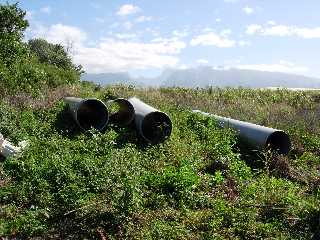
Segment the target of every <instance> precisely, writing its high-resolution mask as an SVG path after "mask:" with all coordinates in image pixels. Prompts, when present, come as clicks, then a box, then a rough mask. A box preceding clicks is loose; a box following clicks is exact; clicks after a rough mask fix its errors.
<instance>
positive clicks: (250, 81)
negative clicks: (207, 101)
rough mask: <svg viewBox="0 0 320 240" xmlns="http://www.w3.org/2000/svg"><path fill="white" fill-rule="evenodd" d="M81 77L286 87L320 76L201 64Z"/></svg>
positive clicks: (319, 82) (317, 83)
mask: <svg viewBox="0 0 320 240" xmlns="http://www.w3.org/2000/svg"><path fill="white" fill-rule="evenodd" d="M81 79H82V80H86V81H92V82H95V83H98V84H100V85H111V84H116V83H121V84H125V85H137V86H152V87H158V86H164V87H187V88H195V87H208V86H214V87H247V88H265V87H286V88H320V79H318V78H312V77H306V76H302V75H294V74H288V73H280V72H263V71H256V70H240V69H236V68H230V69H221V70H220V69H215V68H213V67H208V66H201V67H197V68H188V69H165V70H164V71H163V72H162V74H161V75H160V76H158V77H155V78H146V77H140V78H133V77H131V76H130V75H129V74H128V73H126V72H123V73H102V74H84V75H83V76H82V77H81Z"/></svg>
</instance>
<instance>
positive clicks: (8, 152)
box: [0, 134, 28, 158]
mask: <svg viewBox="0 0 320 240" xmlns="http://www.w3.org/2000/svg"><path fill="white" fill-rule="evenodd" d="M27 144H28V143H27V141H22V142H20V143H19V146H18V147H16V146H14V145H12V143H10V142H9V141H7V140H5V139H4V138H3V136H2V134H0V154H1V155H2V156H4V157H6V158H7V157H10V156H12V155H15V154H17V153H19V152H21V151H22V150H23V149H24V148H25V147H26V146H27Z"/></svg>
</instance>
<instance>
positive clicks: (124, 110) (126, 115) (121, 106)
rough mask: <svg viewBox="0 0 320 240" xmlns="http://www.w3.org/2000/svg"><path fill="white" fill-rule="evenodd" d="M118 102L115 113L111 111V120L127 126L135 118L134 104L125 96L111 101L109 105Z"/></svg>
mask: <svg viewBox="0 0 320 240" xmlns="http://www.w3.org/2000/svg"><path fill="white" fill-rule="evenodd" d="M113 104H116V105H117V107H118V109H117V111H116V112H114V113H110V122H112V123H114V124H117V125H120V126H127V125H129V124H130V123H131V122H132V121H133V120H134V113H135V111H134V107H133V106H132V104H131V103H130V102H129V101H128V100H126V99H123V98H118V99H115V100H113V101H110V102H109V105H111V109H112V105H113Z"/></svg>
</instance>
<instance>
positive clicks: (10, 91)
mask: <svg viewBox="0 0 320 240" xmlns="http://www.w3.org/2000/svg"><path fill="white" fill-rule="evenodd" d="M24 16H25V12H24V11H22V10H21V9H20V8H19V7H18V5H17V4H13V5H8V4H7V5H0V20H1V21H0V33H1V34H0V50H1V51H0V133H2V134H3V135H4V136H5V138H7V139H9V140H10V141H11V142H12V143H14V144H16V145H17V144H18V143H19V142H20V141H23V140H27V141H28V143H29V144H28V146H27V148H26V149H25V150H24V151H23V152H22V153H21V154H18V155H16V156H13V157H9V158H6V159H4V158H2V159H0V237H2V238H4V239H6V238H8V239H319V238H320V187H319V185H320V150H319V149H320V137H319V135H320V124H319V117H320V93H319V92H292V91H288V90H277V91H271V90H258V89H257V90H253V89H241V88H239V89H228V88H226V89H216V88H207V89H185V88H159V89H151V88H135V87H131V86H108V87H100V86H97V85H94V84H91V83H88V82H80V81H79V76H80V74H81V72H82V70H81V66H76V65H74V64H72V61H71V59H70V58H69V56H68V54H67V52H66V51H65V50H64V48H63V47H62V46H60V45H52V44H50V43H47V42H46V41H44V40H40V39H38V40H31V41H29V42H28V43H25V42H23V41H22V37H23V32H24V30H25V29H26V28H27V26H28V22H27V21H25V20H24ZM66 96H77V97H83V98H85V97H96V98H99V99H101V100H102V101H108V100H110V99H115V98H117V97H123V98H128V97H132V96H136V97H138V98H140V99H141V100H143V101H145V102H146V103H148V104H150V105H152V106H154V107H156V108H158V109H160V110H162V111H164V112H166V113H167V114H168V115H169V116H170V118H171V120H172V123H173V131H172V135H171V137H170V138H169V139H168V140H166V141H165V142H164V143H161V144H157V145H150V144H147V143H145V142H144V141H143V139H141V137H140V136H139V135H138V134H137V132H136V131H135V129H134V128H133V127H129V128H124V127H117V126H113V125H111V124H110V125H108V127H107V129H105V130H104V131H103V132H98V131H96V130H94V129H91V130H89V131H87V132H82V131H80V129H79V127H78V126H77V125H76V124H75V123H74V121H73V119H72V117H71V116H70V114H69V113H68V111H67V109H66V105H65V104H64V102H63V98H64V97H66ZM192 109H199V110H203V111H206V112H211V113H215V114H218V115H221V116H227V117H232V118H235V119H239V120H244V121H250V122H253V123H257V124H261V125H265V126H269V127H273V128H279V129H283V130H285V131H286V132H287V133H288V134H289V135H290V137H291V139H292V147H293V148H292V150H291V152H290V154H289V155H288V156H286V157H285V156H278V155H275V154H274V153H271V152H268V151H260V152H257V151H255V150H254V149H251V148H249V146H246V145H245V144H244V143H241V142H239V141H238V139H237V137H236V135H235V132H234V131H232V130H231V129H220V128H219V127H218V126H217V124H216V122H215V121H214V119H210V118H206V117H203V116H201V115H197V114H193V113H191V111H190V110H192Z"/></svg>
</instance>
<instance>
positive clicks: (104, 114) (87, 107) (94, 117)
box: [77, 99, 109, 131]
mask: <svg viewBox="0 0 320 240" xmlns="http://www.w3.org/2000/svg"><path fill="white" fill-rule="evenodd" d="M108 120H109V114H108V109H107V107H106V106H105V105H104V104H103V103H102V102H100V101H99V100H96V99H87V100H84V101H83V102H82V104H81V105H80V107H79V108H78V110H77V121H78V123H79V126H80V127H81V128H82V129H84V130H89V129H91V128H92V127H93V128H95V129H97V130H99V131H100V130H102V129H103V128H104V127H105V126H106V125H107V123H108Z"/></svg>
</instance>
